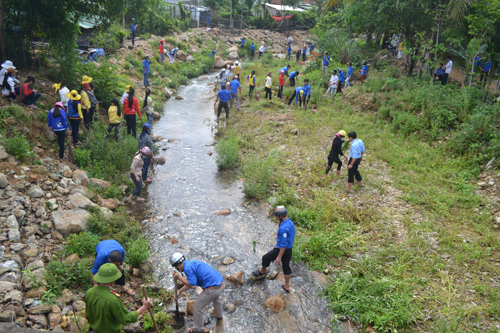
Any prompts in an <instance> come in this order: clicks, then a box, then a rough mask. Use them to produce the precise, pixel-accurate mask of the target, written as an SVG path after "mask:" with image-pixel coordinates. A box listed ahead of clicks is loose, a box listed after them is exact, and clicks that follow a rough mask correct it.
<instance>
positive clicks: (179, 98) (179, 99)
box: [175, 95, 184, 101]
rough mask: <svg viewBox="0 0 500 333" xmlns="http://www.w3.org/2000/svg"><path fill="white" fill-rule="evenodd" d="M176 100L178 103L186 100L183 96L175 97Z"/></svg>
mask: <svg viewBox="0 0 500 333" xmlns="http://www.w3.org/2000/svg"><path fill="white" fill-rule="evenodd" d="M175 99H176V100H178V101H182V100H183V99H184V97H182V96H181V95H177V96H175Z"/></svg>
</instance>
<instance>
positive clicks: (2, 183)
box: [0, 149, 9, 188]
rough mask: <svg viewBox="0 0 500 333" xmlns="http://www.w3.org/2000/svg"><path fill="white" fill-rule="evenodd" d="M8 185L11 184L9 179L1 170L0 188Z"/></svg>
mask: <svg viewBox="0 0 500 333" xmlns="http://www.w3.org/2000/svg"><path fill="white" fill-rule="evenodd" d="M1 151H2V150H1V149H0V152H1ZM0 159H1V158H0ZM7 185H9V180H8V179H7V177H6V176H5V175H4V174H3V173H1V172H0V188H6V187H7Z"/></svg>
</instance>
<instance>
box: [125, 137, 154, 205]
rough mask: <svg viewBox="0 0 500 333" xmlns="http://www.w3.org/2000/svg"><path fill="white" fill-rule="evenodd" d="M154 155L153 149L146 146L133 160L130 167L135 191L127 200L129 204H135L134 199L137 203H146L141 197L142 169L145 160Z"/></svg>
mask: <svg viewBox="0 0 500 333" xmlns="http://www.w3.org/2000/svg"><path fill="white" fill-rule="evenodd" d="M152 154H153V152H152V151H151V149H149V147H147V146H146V147H143V148H142V149H141V150H139V151H138V152H137V153H136V154H135V156H134V158H133V159H132V164H131V165H130V179H131V180H132V181H133V182H134V185H135V189H134V190H133V191H132V193H131V194H130V195H129V196H128V198H127V202H128V203H130V204H134V200H133V199H134V198H135V199H136V200H137V201H144V199H143V198H141V197H140V195H141V190H142V187H143V181H142V167H143V166H144V159H145V158H147V157H148V156H151V155H152Z"/></svg>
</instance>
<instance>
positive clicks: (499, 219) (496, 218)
mask: <svg viewBox="0 0 500 333" xmlns="http://www.w3.org/2000/svg"><path fill="white" fill-rule="evenodd" d="M495 221H496V222H497V223H498V224H500V215H498V216H495Z"/></svg>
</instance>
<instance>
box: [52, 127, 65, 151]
mask: <svg viewBox="0 0 500 333" xmlns="http://www.w3.org/2000/svg"><path fill="white" fill-rule="evenodd" d="M54 133H55V134H56V135H57V144H58V145H59V158H63V157H64V138H65V137H66V130H64V131H54Z"/></svg>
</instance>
